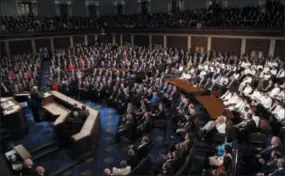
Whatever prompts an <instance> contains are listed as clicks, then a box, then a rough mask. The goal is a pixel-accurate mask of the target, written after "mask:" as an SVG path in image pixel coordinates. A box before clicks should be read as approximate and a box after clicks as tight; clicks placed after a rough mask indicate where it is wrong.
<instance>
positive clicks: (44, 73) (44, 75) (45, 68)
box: [40, 60, 50, 89]
mask: <svg viewBox="0 0 285 176" xmlns="http://www.w3.org/2000/svg"><path fill="white" fill-rule="evenodd" d="M49 65H50V61H49V60H43V62H42V65H41V66H42V68H41V74H40V89H43V88H45V87H47V80H48V77H49Z"/></svg>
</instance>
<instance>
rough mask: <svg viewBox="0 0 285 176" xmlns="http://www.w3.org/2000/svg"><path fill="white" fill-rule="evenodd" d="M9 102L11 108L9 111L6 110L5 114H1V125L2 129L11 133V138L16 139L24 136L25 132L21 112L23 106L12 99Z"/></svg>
mask: <svg viewBox="0 0 285 176" xmlns="http://www.w3.org/2000/svg"><path fill="white" fill-rule="evenodd" d="M9 101H11V102H12V104H13V107H12V108H11V110H10V108H8V109H7V110H6V113H5V114H3V116H2V123H3V126H4V128H6V129H8V130H9V131H10V132H11V133H12V137H14V136H15V137H18V136H19V135H22V134H25V132H26V130H27V127H28V125H27V120H26V115H25V113H24V111H23V106H22V105H21V104H20V103H19V102H17V101H16V100H14V99H13V98H12V99H11V100H9Z"/></svg>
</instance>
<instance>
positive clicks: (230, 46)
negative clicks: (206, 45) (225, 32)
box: [211, 38, 241, 54]
mask: <svg viewBox="0 0 285 176" xmlns="http://www.w3.org/2000/svg"><path fill="white" fill-rule="evenodd" d="M211 44H212V46H211V48H212V50H216V51H219V52H228V53H236V54H239V53H240V49H241V39H231V38H228V39H226V38H212V43H211Z"/></svg>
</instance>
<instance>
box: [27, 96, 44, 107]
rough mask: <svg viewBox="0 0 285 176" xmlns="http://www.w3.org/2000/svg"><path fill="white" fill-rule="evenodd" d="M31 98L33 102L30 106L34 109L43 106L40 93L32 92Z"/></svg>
mask: <svg viewBox="0 0 285 176" xmlns="http://www.w3.org/2000/svg"><path fill="white" fill-rule="evenodd" d="M30 96H31V101H30V105H31V107H32V108H39V107H40V106H41V100H42V98H41V96H40V94H39V93H38V92H31V93H30Z"/></svg>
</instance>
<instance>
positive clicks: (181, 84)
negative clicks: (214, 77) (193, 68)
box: [166, 78, 204, 95]
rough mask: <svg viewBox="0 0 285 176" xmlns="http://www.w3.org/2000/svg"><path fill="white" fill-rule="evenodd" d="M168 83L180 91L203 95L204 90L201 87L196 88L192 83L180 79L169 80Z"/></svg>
mask: <svg viewBox="0 0 285 176" xmlns="http://www.w3.org/2000/svg"><path fill="white" fill-rule="evenodd" d="M166 81H167V82H168V83H170V84H172V85H174V86H176V87H177V88H179V89H182V90H184V91H185V92H186V93H188V94H194V95H201V94H202V93H203V92H204V89H202V88H201V87H194V86H193V85H192V84H191V83H190V82H188V81H186V80H183V79H179V78H169V79H166Z"/></svg>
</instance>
